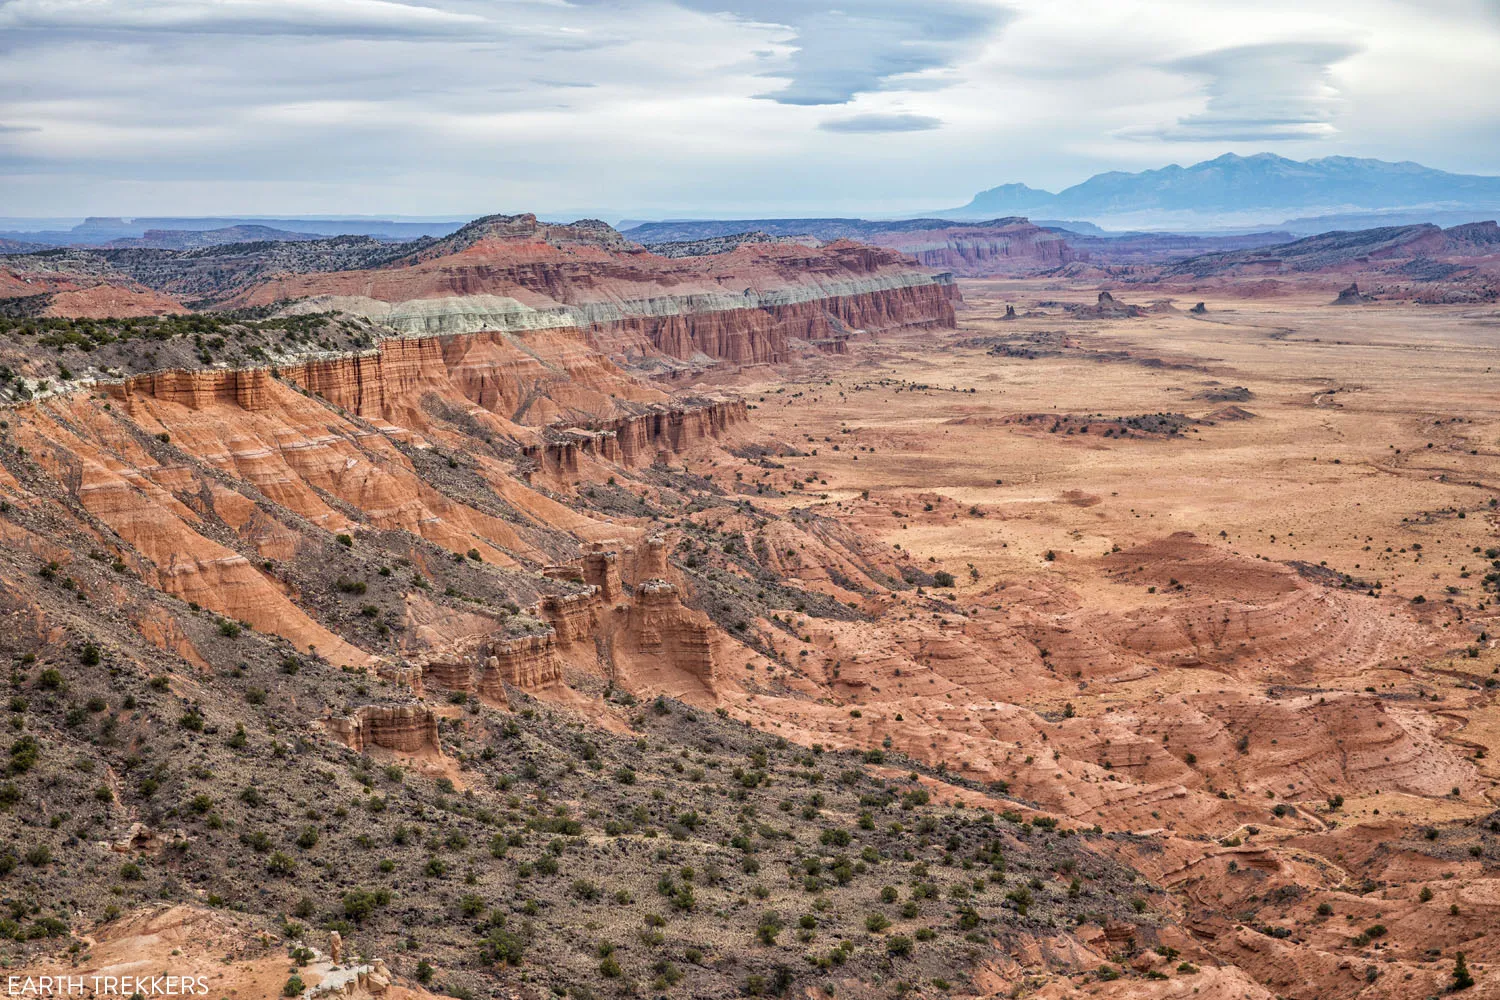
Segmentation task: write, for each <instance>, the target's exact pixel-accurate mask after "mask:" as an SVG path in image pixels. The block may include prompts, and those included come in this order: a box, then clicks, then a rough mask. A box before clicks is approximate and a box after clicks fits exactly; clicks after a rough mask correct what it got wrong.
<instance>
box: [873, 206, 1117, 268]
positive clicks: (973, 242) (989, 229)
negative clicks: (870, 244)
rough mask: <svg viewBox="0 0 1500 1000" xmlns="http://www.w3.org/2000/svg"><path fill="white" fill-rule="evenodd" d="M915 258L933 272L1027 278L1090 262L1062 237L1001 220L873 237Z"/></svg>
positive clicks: (1018, 221) (1022, 221)
mask: <svg viewBox="0 0 1500 1000" xmlns="http://www.w3.org/2000/svg"><path fill="white" fill-rule="evenodd" d="M871 238H872V239H873V240H874V242H877V243H879V244H880V245H882V246H888V247H893V248H895V249H897V250H900V251H902V252H903V253H909V254H911V255H912V256H913V257H915V258H916V259H917V261H918V263H921V264H923V265H925V266H927V267H935V268H941V269H943V270H945V271H951V272H952V273H954V274H956V275H960V276H962V277H969V278H972V277H991V276H996V275H1013V274H1025V273H1028V272H1032V271H1040V270H1044V269H1046V268H1051V267H1058V266H1060V265H1062V264H1068V263H1072V262H1073V261H1086V260H1088V259H1089V254H1088V252H1087V251H1081V250H1077V249H1075V248H1074V247H1072V246H1070V245H1069V244H1068V242H1067V241H1066V240H1065V239H1064V238H1063V237H1062V236H1061V235H1059V234H1057V233H1053V232H1048V231H1047V230H1045V229H1042V228H1040V227H1039V226H1035V225H1032V224H1031V223H1030V222H1029V221H1027V220H1026V219H997V220H995V222H994V223H993V224H986V225H983V226H953V227H948V228H934V229H926V230H912V231H907V230H893V231H890V232H885V233H878V234H875V235H874V236H873V237H871Z"/></svg>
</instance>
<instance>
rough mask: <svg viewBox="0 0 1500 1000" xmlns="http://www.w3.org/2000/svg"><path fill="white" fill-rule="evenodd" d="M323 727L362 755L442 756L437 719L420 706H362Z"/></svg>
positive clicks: (335, 717) (429, 711) (327, 722)
mask: <svg viewBox="0 0 1500 1000" xmlns="http://www.w3.org/2000/svg"><path fill="white" fill-rule="evenodd" d="M322 725H323V727H324V728H325V729H326V730H327V731H328V732H329V733H330V734H331V735H333V736H334V737H336V738H337V739H339V740H342V741H343V742H344V743H345V744H346V745H347V746H348V747H349V748H350V749H352V750H357V751H360V752H363V751H365V750H367V749H369V748H370V747H380V748H381V749H384V750H394V751H396V752H397V753H407V754H422V753H435V754H441V753H442V748H441V747H440V745H439V744H438V724H437V715H436V714H435V713H434V712H433V711H432V710H431V709H430V708H424V707H423V706H421V705H363V706H361V707H360V708H357V709H355V710H354V712H353V713H351V714H349V715H344V716H334V717H333V718H329V719H324V720H323V721H322Z"/></svg>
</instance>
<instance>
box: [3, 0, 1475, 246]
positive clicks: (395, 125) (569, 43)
mask: <svg viewBox="0 0 1500 1000" xmlns="http://www.w3.org/2000/svg"><path fill="white" fill-rule="evenodd" d="M1497 42H1500V18H1497V17H1496V16H1495V11H1494V6H1493V4H1492V3H1490V2H1489V0H1430V2H1418V0H1328V2H1326V3H1323V4H1318V5H1309V4H1306V3H1305V2H1300V0H1257V2H1255V3H1251V2H1249V0H1219V2H1207V0H1202V2H1190V0H1157V2H1154V3H1152V4H1149V5H1140V4H1129V5H1127V4H1121V3H1118V2H1117V0H1069V2H1068V3H1067V4H1057V3H1055V2H1053V0H932V2H930V3H911V2H906V0H842V2H837V3H835V2H833V0H806V2H801V0H570V2H562V0H399V2H398V0H0V215H12V216H13V215H25V214H52V215H67V214H80V215H81V214H122V213H123V214H133V213H134V214H197V213H204V214H206V213H229V212H240V213H248V212H264V213H287V212H342V213H372V212H373V213H379V212H392V213H396V212H407V213H413V214H430V213H468V212H473V213H476V214H477V213H479V212H484V211H497V210H502V209H503V210H516V211H519V210H527V209H534V210H538V211H543V212H568V211H573V210H577V211H580V212H588V213H590V214H595V213H604V214H607V213H609V212H612V211H613V212H618V213H625V214H630V215H633V216H636V217H641V216H644V215H648V214H654V215H681V214H689V213H695V212H703V211H712V212H716V213H720V212H722V213H728V212H731V211H732V212H734V213H736V214H742V215H745V216H752V215H760V214H767V213H774V214H782V213H790V212H798V213H802V212H810V213H817V214H826V213H830V212H837V213H839V214H858V213H862V212H863V213H876V212H882V211H883V212H888V213H897V212H908V211H920V210H922V209H934V208H942V207H945V206H948V205H956V204H961V203H963V202H965V201H967V200H968V199H969V197H970V196H971V195H972V194H973V192H974V191H976V190H979V189H982V188H988V187H993V186H995V185H997V184H1001V183H1005V182H1009V181H1022V182H1026V183H1028V184H1031V185H1033V186H1036V187H1045V188H1048V189H1052V190H1056V189H1058V188H1060V187H1063V186H1066V185H1068V184H1071V183H1074V182H1076V181H1079V180H1082V179H1083V178H1085V177H1086V176H1088V175H1089V174H1092V173H1094V172H1096V171H1099V170H1104V169H1111V168H1121V169H1140V168H1142V167H1147V166H1160V165H1162V164H1163V163H1164V162H1168V161H1173V160H1177V161H1182V162H1188V161H1190V160H1196V159H1203V158H1209V157H1212V156H1215V155H1217V154H1219V153H1222V152H1225V151H1234V152H1241V153H1250V152H1256V151H1258V150H1259V149H1261V148H1264V146H1265V145H1266V143H1267V142H1270V141H1273V140H1274V141H1275V143H1276V147H1277V151H1278V152H1281V153H1283V154H1285V155H1288V156H1293V157H1298V158H1301V157H1307V156H1321V155H1327V154H1330V153H1339V154H1350V155H1362V156H1380V157H1383V158H1386V159H1416V160H1420V161H1423V162H1427V163H1430V164H1432V165H1434V166H1440V167H1447V168H1452V169H1468V170H1471V171H1476V172H1485V171H1487V170H1494V169H1495V168H1494V164H1495V163H1497V162H1500V127H1497V125H1500V65H1497V60H1495V59H1494V58H1493V53H1494V52H1495V51H1496V45H1497ZM1231 43H1232V44H1231ZM938 125H940V126H941V127H935V126H938ZM897 132H901V133H904V134H893V133H897ZM917 133H919V134H917Z"/></svg>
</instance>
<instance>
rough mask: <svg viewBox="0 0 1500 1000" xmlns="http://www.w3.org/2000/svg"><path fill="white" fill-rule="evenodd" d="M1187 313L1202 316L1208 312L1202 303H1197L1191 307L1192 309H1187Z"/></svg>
mask: <svg viewBox="0 0 1500 1000" xmlns="http://www.w3.org/2000/svg"><path fill="white" fill-rule="evenodd" d="M1188 312H1190V313H1192V314H1193V315H1194V316H1202V315H1204V314H1205V313H1207V312H1208V306H1206V305H1204V304H1203V303H1202V302H1199V303H1198V304H1197V305H1195V306H1193V308H1191V309H1189V310H1188Z"/></svg>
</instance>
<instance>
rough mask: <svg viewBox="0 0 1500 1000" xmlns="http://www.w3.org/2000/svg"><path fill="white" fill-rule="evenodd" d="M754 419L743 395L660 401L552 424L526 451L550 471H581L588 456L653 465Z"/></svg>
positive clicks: (618, 462)
mask: <svg viewBox="0 0 1500 1000" xmlns="http://www.w3.org/2000/svg"><path fill="white" fill-rule="evenodd" d="M748 419H749V417H748V414H747V412H746V409H745V401H744V400H742V399H716V400H708V399H705V400H696V401H690V402H686V403H682V404H674V405H657V406H652V407H650V408H649V409H648V410H646V411H645V412H643V413H635V414H631V415H629V416H623V417H617V418H615V419H612V420H603V421H596V422H593V423H590V424H587V425H582V426H557V427H551V428H548V430H547V431H546V433H545V435H544V438H545V440H544V441H543V442H542V443H540V444H535V445H527V446H526V447H525V448H524V449H523V451H524V454H525V455H526V456H527V457H528V458H531V459H532V460H533V461H535V462H536V463H537V465H538V467H540V468H541V469H543V470H544V471H547V472H556V473H561V474H564V475H571V474H576V473H577V472H579V471H580V469H581V468H582V464H583V461H584V459H586V458H589V459H598V460H601V461H605V462H613V463H616V464H619V465H626V466H633V467H634V466H641V465H650V464H651V463H652V462H654V461H656V460H657V459H658V457H659V456H660V454H661V453H663V452H665V453H667V454H669V455H671V454H681V453H683V452H686V451H689V450H691V449H692V448H695V447H697V446H700V445H703V444H707V443H710V442H712V441H715V440H718V439H720V438H723V437H724V436H726V435H727V434H728V433H729V432H730V431H731V430H733V429H734V428H735V427H737V426H738V425H740V424H743V423H745V422H746V421H747V420H748Z"/></svg>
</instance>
